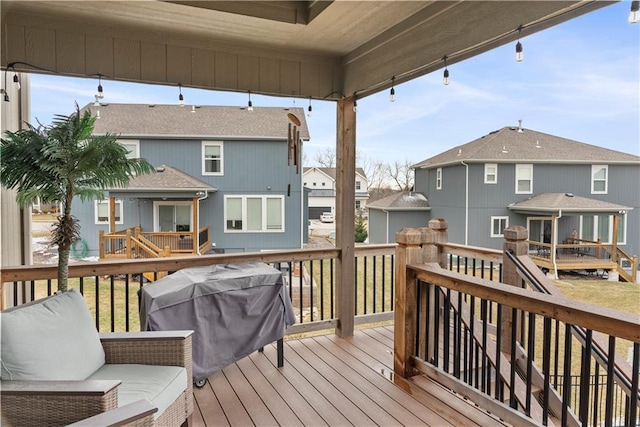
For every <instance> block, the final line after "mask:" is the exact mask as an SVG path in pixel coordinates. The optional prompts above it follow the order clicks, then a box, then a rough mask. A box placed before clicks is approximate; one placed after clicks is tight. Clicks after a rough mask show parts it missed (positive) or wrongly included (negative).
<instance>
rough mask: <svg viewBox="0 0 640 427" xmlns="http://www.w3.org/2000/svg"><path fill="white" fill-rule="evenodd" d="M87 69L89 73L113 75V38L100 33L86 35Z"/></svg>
mask: <svg viewBox="0 0 640 427" xmlns="http://www.w3.org/2000/svg"><path fill="white" fill-rule="evenodd" d="M85 49H86V50H85V61H87V63H86V65H85V69H86V72H87V74H88V75H94V74H102V75H104V76H109V77H112V76H113V74H114V73H113V62H114V52H113V38H112V37H107V36H98V35H90V34H88V35H86V37H85Z"/></svg>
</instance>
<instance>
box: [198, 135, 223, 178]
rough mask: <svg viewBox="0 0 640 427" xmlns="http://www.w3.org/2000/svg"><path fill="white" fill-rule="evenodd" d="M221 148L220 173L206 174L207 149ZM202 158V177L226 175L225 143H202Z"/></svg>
mask: <svg viewBox="0 0 640 427" xmlns="http://www.w3.org/2000/svg"><path fill="white" fill-rule="evenodd" d="M213 145H215V146H219V147H220V171H219V172H206V158H205V147H207V146H213ZM200 158H201V162H202V175H205V176H222V175H224V142H222V141H202V149H201V152H200Z"/></svg>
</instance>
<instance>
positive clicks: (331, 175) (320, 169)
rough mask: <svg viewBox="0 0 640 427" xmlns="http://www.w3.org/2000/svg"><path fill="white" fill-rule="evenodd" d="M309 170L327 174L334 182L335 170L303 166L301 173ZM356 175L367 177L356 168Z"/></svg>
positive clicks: (362, 170) (361, 170)
mask: <svg viewBox="0 0 640 427" xmlns="http://www.w3.org/2000/svg"><path fill="white" fill-rule="evenodd" d="M311 169H317V170H319V171H320V172H323V173H325V174H327V175H328V176H329V177H331V178H332V179H333V180H334V181H335V180H336V168H321V167H318V166H305V168H304V169H303V172H302V173H305V172H309V171H310V170H311ZM356 173H358V174H360V175H362V176H363V177H365V178H366V177H367V175H366V174H365V173H364V169H362V168H356Z"/></svg>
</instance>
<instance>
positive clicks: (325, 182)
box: [303, 166, 369, 219]
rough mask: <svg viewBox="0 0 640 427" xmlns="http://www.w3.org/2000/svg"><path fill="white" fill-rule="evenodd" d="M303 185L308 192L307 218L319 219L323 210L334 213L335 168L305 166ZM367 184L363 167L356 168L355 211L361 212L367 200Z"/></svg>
mask: <svg viewBox="0 0 640 427" xmlns="http://www.w3.org/2000/svg"><path fill="white" fill-rule="evenodd" d="M303 186H304V187H305V188H308V189H309V190H310V192H309V219H319V218H320V215H322V213H323V212H331V213H333V214H334V215H335V214H336V168H321V167H315V166H313V167H305V168H304V173H303ZM368 187H369V184H368V182H367V177H366V175H365V173H364V169H362V168H356V183H355V189H356V194H355V197H356V200H355V206H356V212H361V210H362V209H364V208H365V206H366V204H367V200H369V193H368V191H367V188H368Z"/></svg>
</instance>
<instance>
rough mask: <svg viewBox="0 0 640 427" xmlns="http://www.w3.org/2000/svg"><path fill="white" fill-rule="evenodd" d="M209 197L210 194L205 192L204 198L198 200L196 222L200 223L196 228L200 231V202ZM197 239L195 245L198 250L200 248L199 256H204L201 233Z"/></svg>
mask: <svg viewBox="0 0 640 427" xmlns="http://www.w3.org/2000/svg"><path fill="white" fill-rule="evenodd" d="M207 197H209V192H208V191H205V192H204V196H202V197H199V198H198V212H197V215H196V217H197V218H196V221H198V223H197V224H196V227H198V228H197V229H198V230H200V202H201V201H203V200H204V199H206V198H207ZM196 237H197V239H196V241H195V242H193V244H194V245H197V246H196V248H198V255H202V254H201V253H200V234H199V233H198V234H196Z"/></svg>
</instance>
